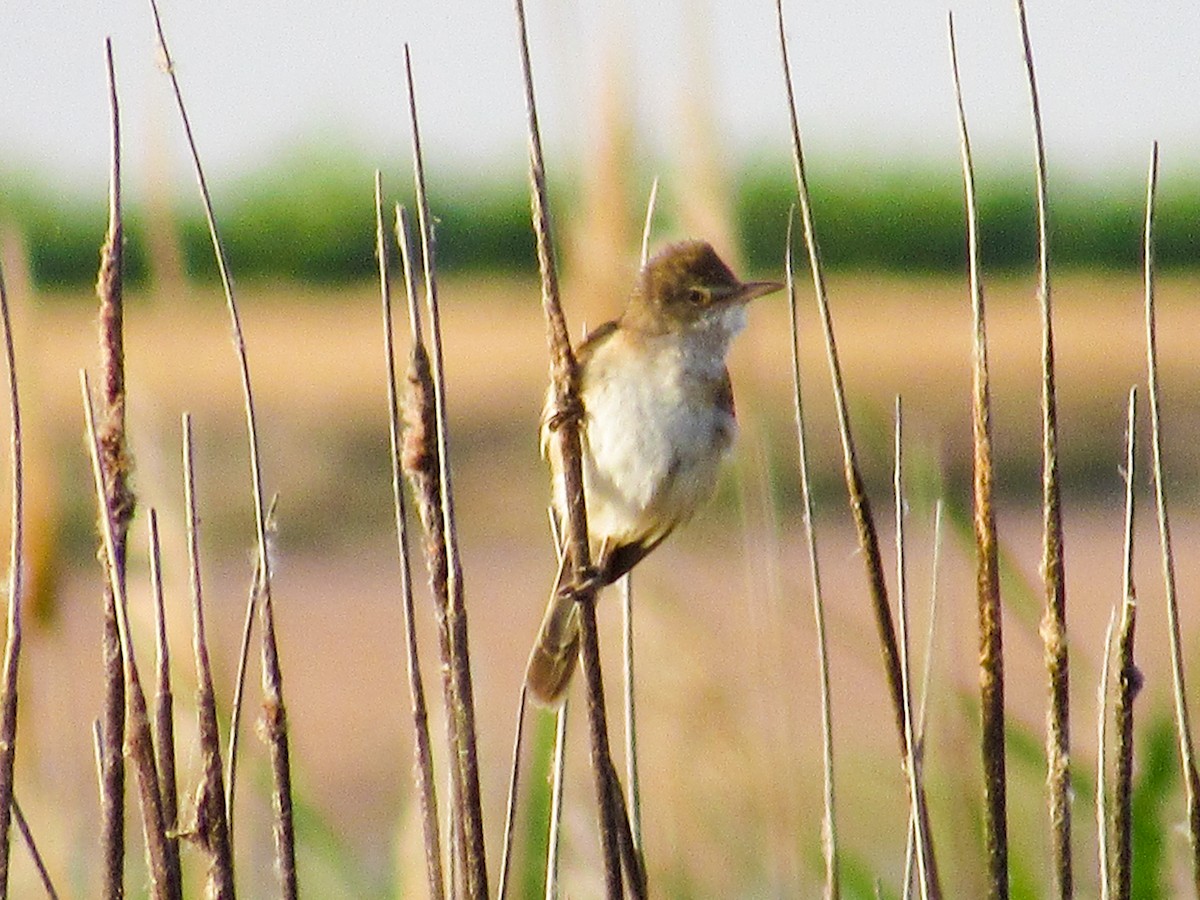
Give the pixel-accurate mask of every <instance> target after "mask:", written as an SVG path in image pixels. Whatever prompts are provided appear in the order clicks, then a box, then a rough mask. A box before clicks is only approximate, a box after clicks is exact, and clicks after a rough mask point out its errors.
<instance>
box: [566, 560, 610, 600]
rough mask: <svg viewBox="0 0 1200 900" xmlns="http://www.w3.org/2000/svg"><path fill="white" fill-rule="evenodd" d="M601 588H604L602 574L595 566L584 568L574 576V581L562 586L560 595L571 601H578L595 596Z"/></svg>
mask: <svg viewBox="0 0 1200 900" xmlns="http://www.w3.org/2000/svg"><path fill="white" fill-rule="evenodd" d="M602 587H604V576H603V573H601V571H600V570H599V569H597V568H596V567H595V566H585V567H584V568H583V569H581V570H580V571H579V572H578V573H577V574H576V577H575V580H574V581H572V582H571V583H570V584H566V585H563V588H562V591H561V594H562V596H564V597H569V598H571V599H572V600H578V599H579V598H580V597H584V596H588V595H592V594H595V593H596V591H598V590H600V588H602Z"/></svg>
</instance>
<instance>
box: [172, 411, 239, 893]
mask: <svg viewBox="0 0 1200 900" xmlns="http://www.w3.org/2000/svg"><path fill="white" fill-rule="evenodd" d="M183 497H184V506H185V507H186V509H187V544H188V571H189V577H190V585H191V593H192V650H193V654H194V656H195V660H196V723H197V729H198V732H199V743H200V756H201V779H200V786H199V789H198V791H197V793H196V809H195V822H194V824H193V826H192V828H191V829H190V831H189V835H188V836H189V837H191V838H192V839H193V840H194V841H196V843H197V844H198V845H199V847H200V848H201V850H202V851H203V852H204V854H205V855H206V856H207V857H208V873H207V890H208V893H209V895H210V896H213V897H220V898H231V897H233V892H234V880H233V843H232V841H230V839H229V827H228V822H229V818H228V810H227V809H226V807H225V792H224V786H223V785H222V783H221V780H222V776H221V734H220V729H219V727H218V725H217V705H216V693H215V691H214V690H213V683H212V667H211V665H210V664H209V659H208V638H207V635H206V633H205V628H204V594H203V591H202V589H201V582H200V519H199V513H198V511H197V507H196V467H195V459H194V448H193V441H192V417H191V415H190V414H189V413H184V414H183Z"/></svg>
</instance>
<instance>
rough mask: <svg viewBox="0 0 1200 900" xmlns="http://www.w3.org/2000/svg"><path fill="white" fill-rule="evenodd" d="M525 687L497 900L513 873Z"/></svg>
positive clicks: (502, 897)
mask: <svg viewBox="0 0 1200 900" xmlns="http://www.w3.org/2000/svg"><path fill="white" fill-rule="evenodd" d="M528 700H529V698H528V696H527V692H526V690H525V685H524V684H522V685H521V696H520V697H519V698H518V699H517V726H516V729H515V731H514V735H513V751H512V768H511V769H510V770H509V777H508V797H507V800H506V802H505V806H504V853H503V855H501V857H500V882H499V886H498V887H497V888H496V897H497V900H506V898H507V897H508V879H509V875H510V873H511V871H512V855H513V837H514V832H515V830H516V821H517V791H518V787H519V785H520V776H521V750H522V747H523V745H524V741H525V708H526V706H527V705H528Z"/></svg>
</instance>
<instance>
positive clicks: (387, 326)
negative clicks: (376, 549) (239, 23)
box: [375, 171, 443, 900]
mask: <svg viewBox="0 0 1200 900" xmlns="http://www.w3.org/2000/svg"><path fill="white" fill-rule="evenodd" d="M387 245H388V241H387V232H386V230H385V228H384V222H383V182H382V178H381V176H380V174H379V172H378V171H376V172H375V253H376V256H377V257H378V259H379V293H380V298H381V301H382V307H383V351H384V357H385V371H386V374H387V394H388V437H389V441H390V444H389V446H390V449H391V464H392V503H393V507H394V509H395V514H396V542H397V549H398V552H399V556H400V600H401V613H402V615H403V622H404V645H405V661H406V663H407V670H408V692H409V698H410V700H411V703H412V707H411V709H412V719H413V786H414V787H415V788H416V792H417V798H418V802H419V803H420V806H421V824H422V828H423V838H424V843H425V872H426V876H427V879H428V883H429V896H430V898H431V900H441V897H442V896H443V893H442V892H443V881H442V851H441V839H440V834H439V831H438V819H437V795H436V790H435V787H434V775H433V748H432V745H431V744H430V740H429V713H428V710H427V708H426V704H425V686H424V684H423V683H422V681H421V659H420V654H419V652H418V648H417V631H416V622H415V617H414V610H413V595H412V569H411V567H410V565H409V555H408V522H407V517H406V516H405V512H404V473H403V470H402V468H401V465H400V402H399V399H398V395H397V389H396V362H395V344H394V340H393V334H394V329H393V319H392V292H391V285H390V282H389V278H388V251H387Z"/></svg>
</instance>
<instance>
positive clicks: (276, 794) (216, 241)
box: [150, 0, 299, 900]
mask: <svg viewBox="0 0 1200 900" xmlns="http://www.w3.org/2000/svg"><path fill="white" fill-rule="evenodd" d="M150 10H151V13H152V14H153V17H154V29H155V35H156V37H157V40H158V48H159V51H160V53H161V54H162V59H163V63H164V65H165V67H166V73H167V76H168V78H169V79H170V82H171V90H172V93H173V94H174V97H175V103H176V107H177V109H178V111H179V118H180V121H181V123H182V124H183V130H184V134H185V136H186V139H187V145H188V150H189V152H190V154H191V158H192V167H193V171H194V173H195V176H196V182H197V185H198V187H199V190H200V196H201V199H202V201H203V206H204V218H205V222H206V223H207V225H208V233H209V238H210V240H211V241H212V246H213V255H214V257H215V259H216V263H217V271H218V273H219V274H220V278H221V287H222V289H223V291H224V294H225V303H226V307H227V309H228V311H229V318H230V323H231V326H232V327H231V332H232V336H233V345H234V351H235V354H236V356H237V361H238V371H239V374H240V376H241V383H242V399H243V406H244V413H245V418H246V435H247V441H248V444H249V456H250V478H251V483H252V484H251V490H252V495H253V501H254V524H255V532H256V537H257V541H258V571H257V574H258V594H259V596H260V599H261V604H260V610H259V613H260V616H261V618H262V626H263V635H262V689H263V706H262V709H263V717H262V724H263V734H264V740H265V741H266V743H267V747H268V750H269V753H270V759H271V777H272V796H271V800H272V806H273V808H274V825H273V828H272V832H273V835H274V840H275V862H276V874H277V875H278V878H279V884H280V889H281V893H282V895H283V896H284V897H285V898H288V900H291V898H294V897H296V895H297V893H298V890H299V888H298V884H297V879H296V834H295V823H294V821H293V815H292V787H291V763H290V760H289V751H288V737H287V711H286V708H285V706H284V702H283V674H282V672H281V670H280V666H279V649H278V644H277V642H276V639H275V612H274V607H273V604H272V601H271V561H270V554H269V547H268V540H267V508H266V501H265V496H266V492H265V490H264V489H263V478H262V465H261V461H260V457H259V449H258V426H257V424H256V416H255V410H254V394H253V390H252V387H251V380H250V361H249V357H248V355H247V353H246V341H245V338H244V336H243V332H242V323H241V316H240V315H239V313H238V307H237V302H236V300H235V298H234V290H233V278H232V276H231V274H230V271H229V265H228V262H227V260H226V256H225V250H224V247H223V245H222V243H221V238H220V234H219V233H218V230H217V221H216V216H215V214H214V212H213V204H212V198H211V195H210V193H209V189H208V182H207V180H206V179H205V176H204V167H203V166H202V165H201V163H200V153H199V150H198V149H197V147H196V141H195V138H194V136H193V134H192V126H191V121H190V119H189V118H188V114H187V108H186V107H185V106H184V102H183V93H182V91H181V89H180V86H179V79H178V78H177V77H176V74H175V67H174V64H173V63H172V61H171V53H170V50H169V49H168V47H167V39H166V35H165V33H164V32H163V26H162V19H161V17H160V16H159V10H158V3H157V0H150ZM235 778H236V771H231V776H230V779H229V781H230V785H231V788H230V797H231V798H232V785H233V784H234V783H235ZM228 808H229V810H230V811H232V809H233V806H232V804H230V805H229V807H228ZM232 836H233V833H232V831H231V832H230V840H231V841H232Z"/></svg>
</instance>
